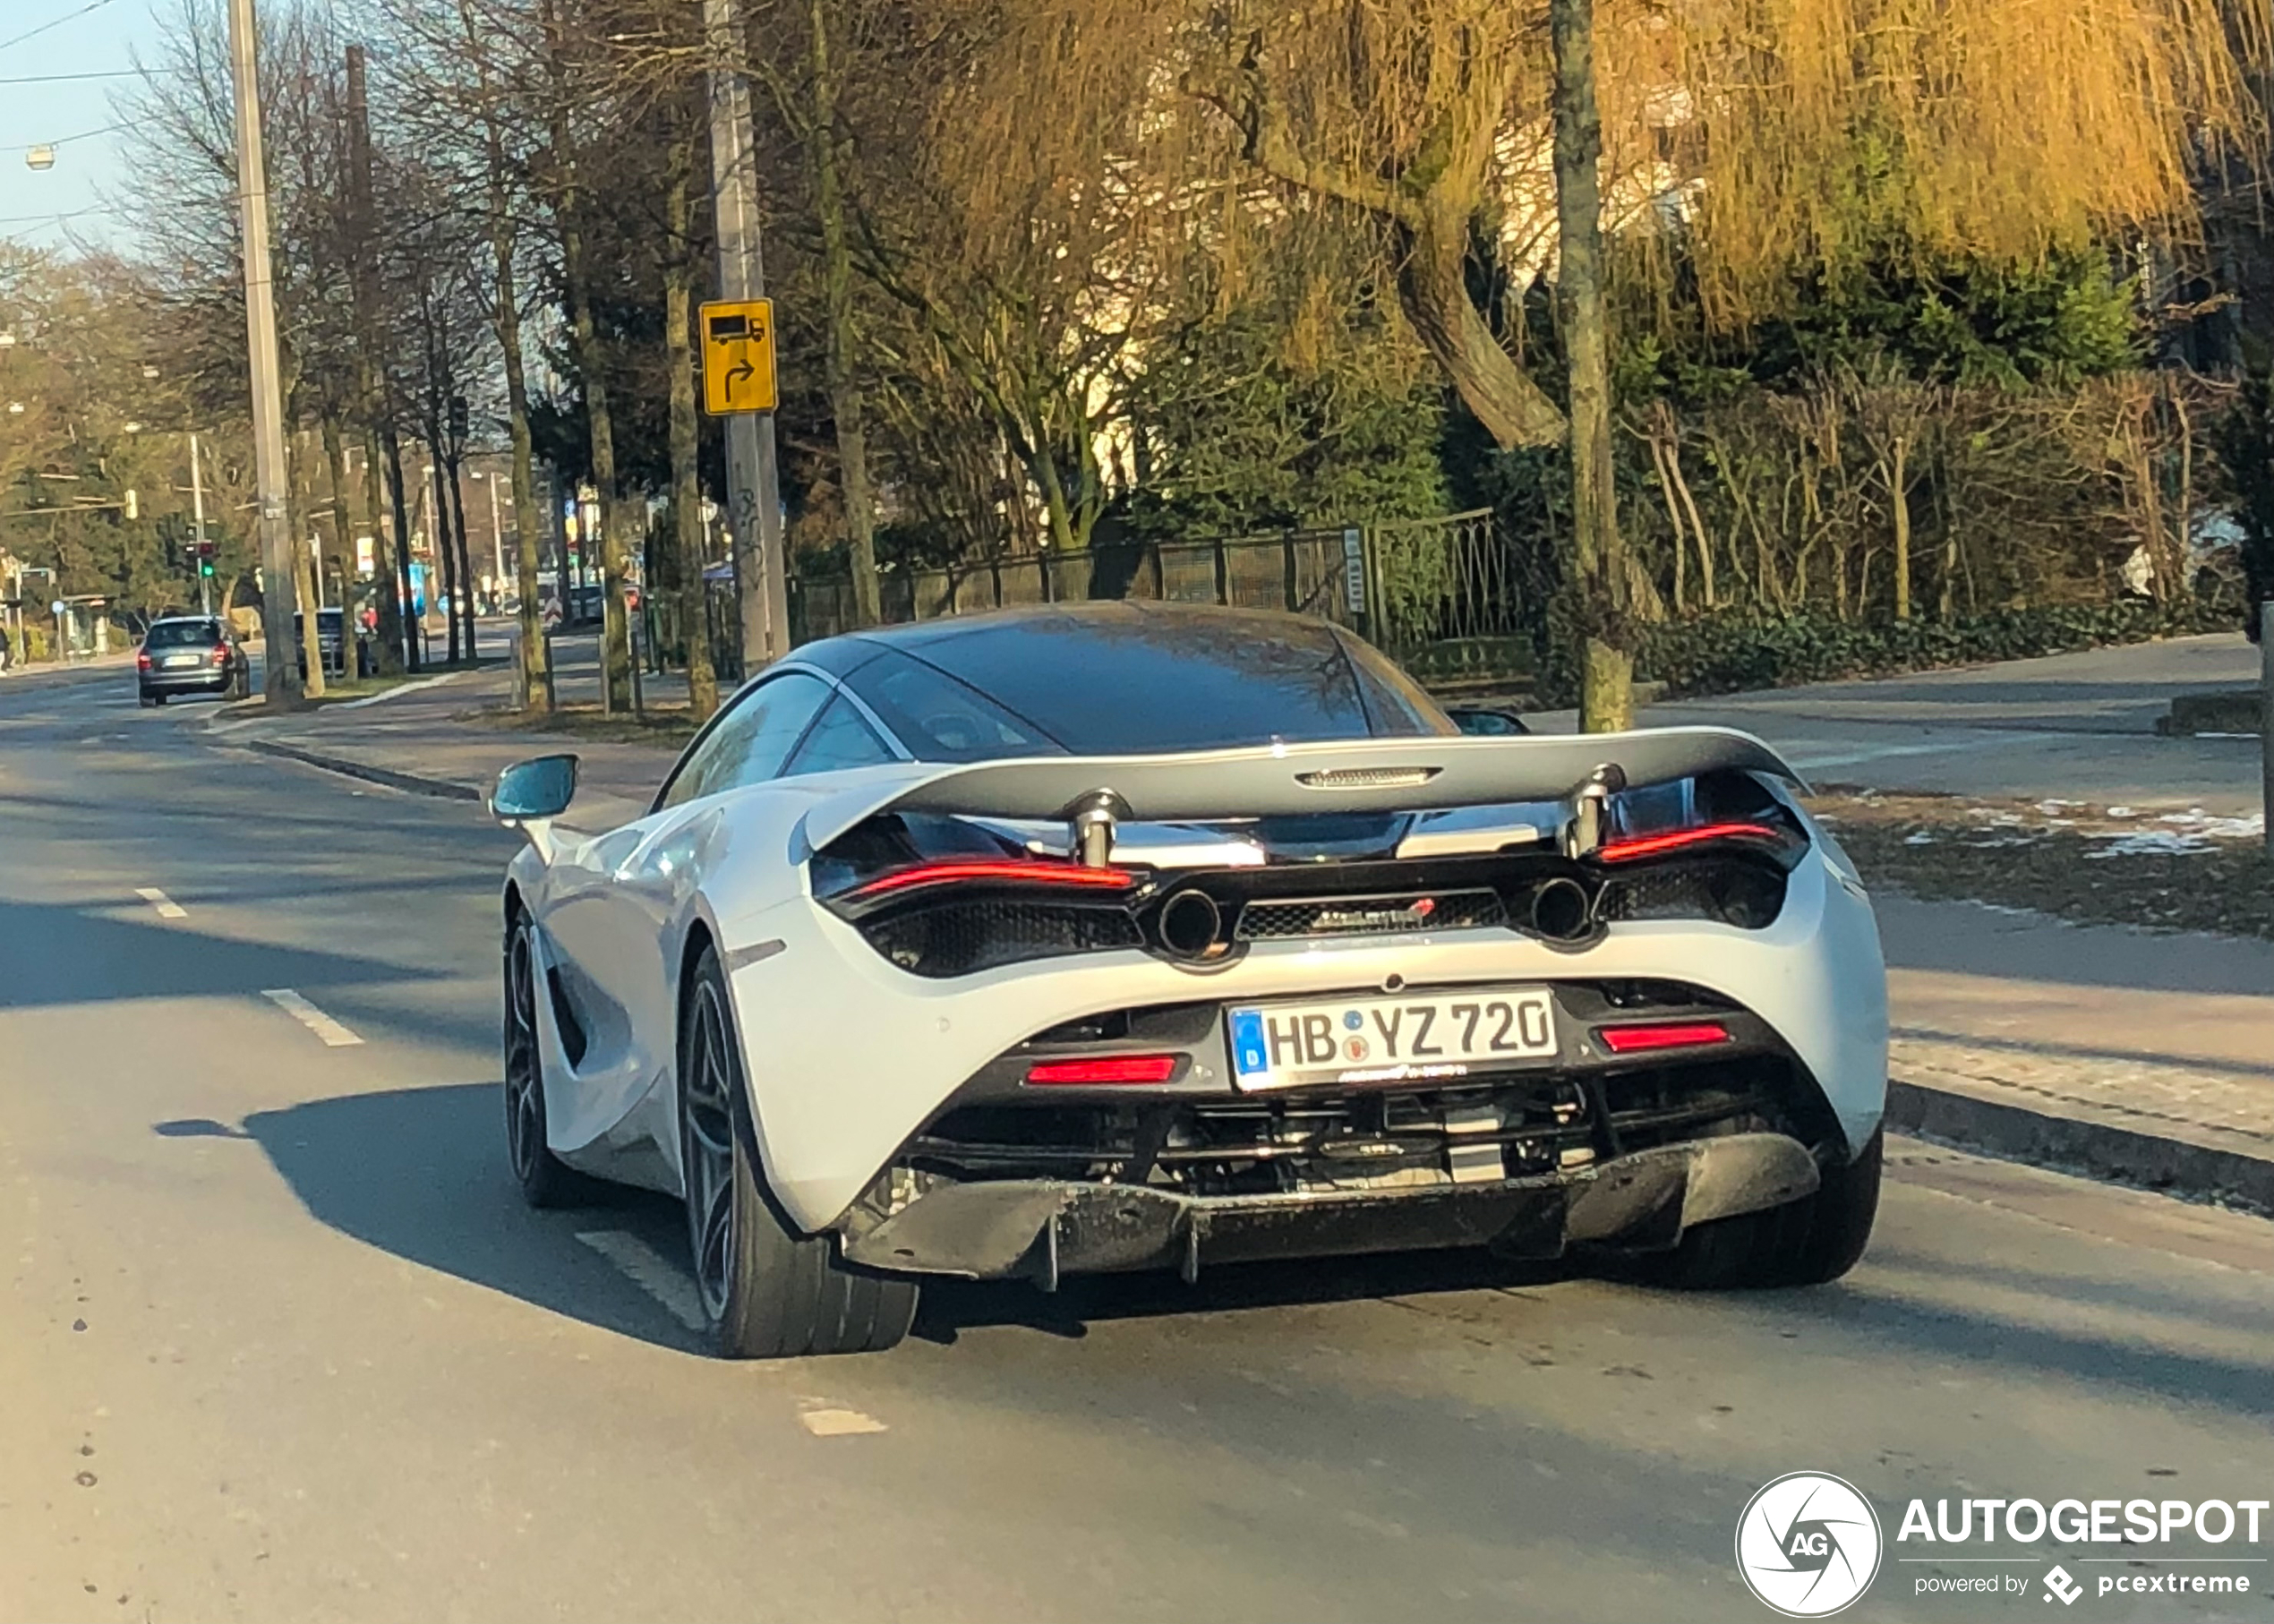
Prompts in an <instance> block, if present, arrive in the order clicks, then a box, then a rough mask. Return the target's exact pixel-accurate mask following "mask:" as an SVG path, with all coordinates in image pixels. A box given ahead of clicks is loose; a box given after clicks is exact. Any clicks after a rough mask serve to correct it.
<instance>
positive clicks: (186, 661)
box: [158, 654, 198, 671]
mask: <svg viewBox="0 0 2274 1624" xmlns="http://www.w3.org/2000/svg"><path fill="white" fill-rule="evenodd" d="M197 662H198V657H197V656H196V655H195V654H168V655H167V656H166V658H165V659H163V660H161V661H159V662H158V663H159V664H160V665H163V666H165V667H166V668H167V670H168V671H171V670H173V669H174V668H175V666H177V665H195V664H196V663H197Z"/></svg>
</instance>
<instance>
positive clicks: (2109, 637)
mask: <svg viewBox="0 0 2274 1624" xmlns="http://www.w3.org/2000/svg"><path fill="white" fill-rule="evenodd" d="M2235 618H2236V611H2235V606H2234V605H2233V604H2231V603H2220V602H2218V601H2215V600H2210V599H2199V598H2190V599H2185V600H2183V601H2181V602H2180V603H2175V604H2172V605H2168V606H2166V605H2162V604H2158V603H2151V602H2150V601H2148V600H2146V599H2142V598H2132V599H2126V600H2124V601H2123V602H2120V603H2093V604H2068V605H2058V606H2053V607H2047V608H2043V609H2015V610H2007V611H2001V612H1999V613H1996V614H1988V615H1979V616H1975V617H1972V618H1971V619H1965V620H1886V621H1874V622H1862V621H1842V620H1835V619H1834V618H1833V617H1831V616H1829V615H1824V614H1813V613H1811V614H1796V615H1789V616H1784V617H1782V618H1776V619H1770V618H1765V617H1761V616H1756V615H1745V614H1728V615H1707V616H1702V617H1699V618H1697V619H1695V620H1671V621H1666V622H1663V623H1662V624H1659V625H1656V626H1652V627H1649V628H1646V630H1645V632H1644V634H1643V638H1642V646H1641V648H1640V649H1639V650H1638V651H1637V656H1636V662H1635V669H1636V675H1637V678H1638V679H1639V680H1646V681H1655V682H1662V683H1663V684H1665V692H1666V695H1667V697H1670V698H1672V697H1686V696H1692V695H1699V694H1727V693H1736V692H1740V691H1743V690H1745V689H1748V688H1786V687H1790V686H1791V685H1793V684H1796V683H1802V682H1834V681H1838V680H1841V679H1843V678H1849V677H1877V676H1886V675H1892V674H1894V673H1897V672H1902V671H1932V670H1935V669H1936V668H1938V667H1944V666H1953V665H1978V664H1988V663H1991V662H1996V661H2000V660H2031V659H2036V658H2038V657H2039V656H2041V655H2045V654H2073V653H2074V652H2076V651H2077V650H2079V649H2086V648H2099V647H2101V646H2104V645H2108V644H2117V643H2144V642H2147V641H2149V640H2150V639H2151V638H2155V637H2186V636H2189V635H2192V634H2193V633H2197V632H2208V631H2231V630H2232V629H2233V628H2234V625H2235Z"/></svg>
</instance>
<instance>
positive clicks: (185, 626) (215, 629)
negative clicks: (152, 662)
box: [142, 620, 221, 648]
mask: <svg viewBox="0 0 2274 1624" xmlns="http://www.w3.org/2000/svg"><path fill="white" fill-rule="evenodd" d="M220 640H221V628H220V626H219V625H218V623H217V622H215V621H212V620H160V621H159V622H158V624H157V625H155V626H153V627H151V628H150V636H149V637H145V638H143V639H142V646H143V647H145V648H210V647H211V646H212V645H215V644H216V643H218V642H219V641H220Z"/></svg>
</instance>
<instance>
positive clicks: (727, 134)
mask: <svg viewBox="0 0 2274 1624" xmlns="http://www.w3.org/2000/svg"><path fill="white" fill-rule="evenodd" d="M703 28H704V33H705V38H706V40H707V42H708V45H709V49H710V57H711V69H710V100H711V207H712V210H713V215H714V220H715V223H716V227H717V231H718V239H719V297H720V298H722V299H763V298H764V297H765V260H764V254H763V246H764V245H763V244H762V242H761V240H760V235H759V226H758V178H757V153H756V150H755V142H754V141H753V139H752V136H751V132H750V88H749V85H748V81H746V80H745V79H744V77H743V73H742V61H743V52H744V40H743V36H742V21H741V17H740V14H739V6H738V5H737V4H736V3H735V0H703ZM726 484H727V514H728V522H729V523H730V524H731V526H733V530H734V580H735V592H736V596H737V597H738V598H739V600H740V603H741V609H742V662H743V670H744V671H745V672H746V673H748V672H751V671H757V669H758V668H759V667H760V666H762V665H765V664H767V663H769V662H772V661H774V660H778V659H780V658H781V657H782V655H784V654H788V653H789V652H790V603H789V598H788V595H787V585H786V575H785V571H784V569H783V566H782V482H781V474H780V470H779V467H778V466H777V458H776V455H775V450H774V415H773V414H772V413H771V412H766V413H759V414H755V415H754V414H749V413H743V414H739V415H735V416H732V417H729V418H728V419H727V420H726Z"/></svg>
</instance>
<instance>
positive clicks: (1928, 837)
mask: <svg viewBox="0 0 2274 1624" xmlns="http://www.w3.org/2000/svg"><path fill="white" fill-rule="evenodd" d="M1934 843H1935V837H1934V836H1933V835H1932V834H1929V833H1928V832H1927V831H1926V830H1924V829H1914V830H1912V831H1911V833H1909V834H1907V835H1905V836H1904V837H1903V844H1904V845H1906V846H1931V845H1933V844H1934Z"/></svg>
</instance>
